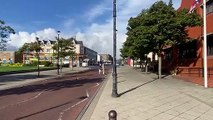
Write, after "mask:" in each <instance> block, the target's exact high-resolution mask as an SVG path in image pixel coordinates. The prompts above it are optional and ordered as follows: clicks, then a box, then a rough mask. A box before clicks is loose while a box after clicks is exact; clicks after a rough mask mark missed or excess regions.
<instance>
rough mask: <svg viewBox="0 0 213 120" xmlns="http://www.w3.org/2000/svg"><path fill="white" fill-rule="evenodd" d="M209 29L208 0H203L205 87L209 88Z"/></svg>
mask: <svg viewBox="0 0 213 120" xmlns="http://www.w3.org/2000/svg"><path fill="white" fill-rule="evenodd" d="M206 35H207V29H206V0H203V38H204V41H203V42H204V46H203V49H204V50H203V51H204V60H203V61H204V66H203V67H204V87H205V88H208V65H207V36H206Z"/></svg>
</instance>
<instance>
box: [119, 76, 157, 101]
mask: <svg viewBox="0 0 213 120" xmlns="http://www.w3.org/2000/svg"><path fill="white" fill-rule="evenodd" d="M156 80H158V78H155V79H153V80H151V81H148V82H145V83H143V84H141V85H138V86H136V87H134V88H131V89H129V90H127V91H124V92H122V93H120V94H118V96H119V97H120V96H122V95H124V94H126V93H128V92H131V91H133V90H136V89H137V88H140V87H142V86H144V85H146V84H149V83H152V82H154V81H156Z"/></svg>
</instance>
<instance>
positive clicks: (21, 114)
mask: <svg viewBox="0 0 213 120" xmlns="http://www.w3.org/2000/svg"><path fill="white" fill-rule="evenodd" d="M106 71H107V72H106V73H109V68H108V69H107V70H106ZM104 78H105V76H104V75H102V74H100V75H99V74H98V70H97V69H91V70H89V71H84V72H81V73H75V74H74V73H73V74H66V75H64V76H62V77H58V78H51V79H45V80H43V81H38V82H34V83H32V84H30V85H27V86H23V87H18V88H12V89H8V90H1V91H0V119H1V120H75V119H76V118H77V116H78V115H79V113H80V112H81V111H82V109H83V108H84V106H85V105H86V104H87V103H88V102H89V100H90V99H91V98H92V96H93V95H94V94H95V93H96V91H97V90H98V88H99V87H101V85H102V84H103V81H104Z"/></svg>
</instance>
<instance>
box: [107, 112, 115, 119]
mask: <svg viewBox="0 0 213 120" xmlns="http://www.w3.org/2000/svg"><path fill="white" fill-rule="evenodd" d="M108 116H109V120H117V112H116V111H115V110H110V111H109V113H108Z"/></svg>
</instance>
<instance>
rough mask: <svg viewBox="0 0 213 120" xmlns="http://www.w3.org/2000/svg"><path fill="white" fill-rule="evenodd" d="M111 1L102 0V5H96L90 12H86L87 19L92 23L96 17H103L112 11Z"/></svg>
mask: <svg viewBox="0 0 213 120" xmlns="http://www.w3.org/2000/svg"><path fill="white" fill-rule="evenodd" d="M108 3H109V0H102V1H101V3H100V4H97V5H95V6H94V7H92V8H91V9H90V10H89V11H86V13H85V17H86V18H87V19H88V20H89V21H92V20H93V19H95V18H96V17H98V16H100V15H103V14H104V13H105V12H107V11H111V7H109V4H108Z"/></svg>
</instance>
